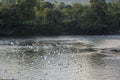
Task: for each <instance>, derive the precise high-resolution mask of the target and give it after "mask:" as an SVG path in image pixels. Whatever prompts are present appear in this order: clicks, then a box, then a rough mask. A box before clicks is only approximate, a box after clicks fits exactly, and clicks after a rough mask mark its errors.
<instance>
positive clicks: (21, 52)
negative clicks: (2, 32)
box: [0, 35, 120, 80]
mask: <svg viewBox="0 0 120 80" xmlns="http://www.w3.org/2000/svg"><path fill="white" fill-rule="evenodd" d="M119 54H120V36H119V35H116V36H115V35H114V36H54V37H32V38H0V79H12V80H14V79H15V80H119V79H120V56H119Z"/></svg>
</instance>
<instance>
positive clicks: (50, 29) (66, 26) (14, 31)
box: [0, 0, 120, 36]
mask: <svg viewBox="0 0 120 80" xmlns="http://www.w3.org/2000/svg"><path fill="white" fill-rule="evenodd" d="M119 32H120V1H117V2H110V3H106V2H105V1H104V0H90V4H81V3H73V5H66V4H65V3H63V2H61V3H57V2H54V3H50V2H44V1H43V0H16V2H15V3H6V2H5V3H4V2H0V36H5V35H8V36H27V35H60V34H80V35H87V34H89V35H90V34H91V35H92V34H114V33H119Z"/></svg>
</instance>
